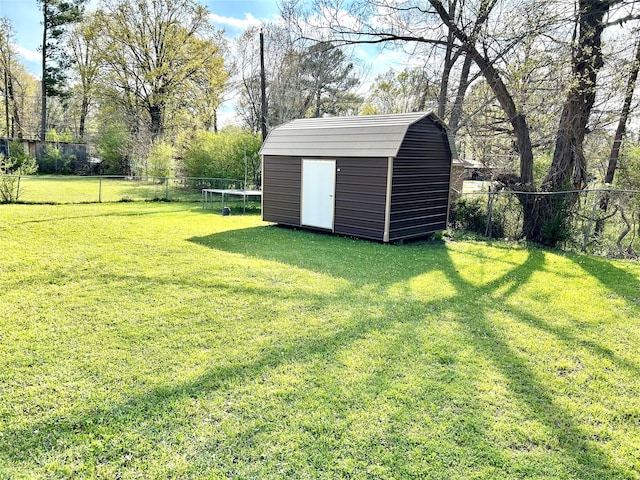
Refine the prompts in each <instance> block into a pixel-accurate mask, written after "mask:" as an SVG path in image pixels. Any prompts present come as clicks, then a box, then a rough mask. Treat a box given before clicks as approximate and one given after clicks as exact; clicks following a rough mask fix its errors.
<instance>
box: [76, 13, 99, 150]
mask: <svg viewBox="0 0 640 480" xmlns="http://www.w3.org/2000/svg"><path fill="white" fill-rule="evenodd" d="M100 32H101V26H100V24H99V23H98V21H97V18H96V16H95V15H93V14H92V15H87V16H86V17H85V18H84V20H83V21H82V22H81V23H77V24H76V25H74V27H73V28H72V29H71V30H70V32H69V38H68V45H69V49H70V51H71V55H72V59H73V66H74V69H73V71H74V76H75V78H74V80H76V85H75V87H74V91H75V93H76V94H77V97H79V98H78V103H79V105H78V113H77V115H78V122H79V126H78V137H79V138H80V139H84V136H85V130H86V121H87V117H88V115H89V110H90V107H91V104H92V102H93V101H94V97H95V90H96V84H97V80H98V77H99V74H100V66H101V62H102V53H101V52H102V48H101V39H100V35H101V33H100Z"/></svg>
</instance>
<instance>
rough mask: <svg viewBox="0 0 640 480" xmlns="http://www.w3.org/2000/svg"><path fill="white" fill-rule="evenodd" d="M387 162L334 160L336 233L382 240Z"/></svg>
mask: <svg viewBox="0 0 640 480" xmlns="http://www.w3.org/2000/svg"><path fill="white" fill-rule="evenodd" d="M387 162H388V159H387V158H339V159H337V161H336V203H335V218H334V231H335V232H336V233H339V234H341V235H353V236H355V237H360V238H368V239H372V240H382V239H383V236H384V212H385V204H386V194H387Z"/></svg>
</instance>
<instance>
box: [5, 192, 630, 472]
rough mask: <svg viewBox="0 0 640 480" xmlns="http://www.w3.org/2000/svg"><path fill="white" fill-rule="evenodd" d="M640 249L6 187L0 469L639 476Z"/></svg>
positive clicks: (31, 470) (6, 470)
mask: <svg viewBox="0 0 640 480" xmlns="http://www.w3.org/2000/svg"><path fill="white" fill-rule="evenodd" d="M639 283H640V264H637V263H627V262H619V261H608V260H603V259H600V258H595V257H588V256H580V255H572V254H563V253H554V252H548V251H543V250H538V249H525V248H522V247H519V246H509V245H506V244H500V243H493V244H484V243H476V242H470V241H465V242H450V243H446V244H444V243H437V242H433V243H424V242H423V243H416V244H408V245H397V246H390V245H380V244H376V243H370V242H366V241H359V240H352V239H346V238H337V237H331V236H326V235H319V234H313V233H309V232H303V231H294V230H288V229H282V228H278V227H274V226H269V225H265V224H263V223H262V222H261V221H260V219H259V217H258V216H255V215H232V216H230V217H222V216H221V215H219V214H218V211H217V210H216V211H215V212H214V211H203V210H202V209H201V208H200V206H199V205H198V204H179V203H114V204H92V205H0V478H7V479H20V478H25V479H26V478H28V479H32V478H109V479H116V478H120V479H128V478H247V479H248V478H255V479H265V478H295V479H307V478H331V479H334V478H362V479H365V478H366V479H369V478H389V479H391V478H393V479H403V478H420V479H525V478H527V479H534V478H535V479H576V480H577V479H580V480H583V479H630V478H635V479H638V478H640V400H639V398H640V329H639V326H638V323H639V319H640V286H639Z"/></svg>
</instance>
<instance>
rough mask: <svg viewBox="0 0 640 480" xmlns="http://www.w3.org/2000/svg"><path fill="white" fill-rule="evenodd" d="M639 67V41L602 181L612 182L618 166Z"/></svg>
mask: <svg viewBox="0 0 640 480" xmlns="http://www.w3.org/2000/svg"><path fill="white" fill-rule="evenodd" d="M639 69H640V41H639V42H638V45H637V46H636V56H635V60H634V61H633V63H632V64H631V71H630V72H629V80H628V81H627V90H626V92H625V96H624V104H623V105H622V112H621V113H620V120H619V121H618V128H616V134H615V137H614V138H613V146H612V147H611V155H609V165H608V166H607V174H606V175H605V177H604V183H609V184H611V183H613V177H614V175H615V173H616V168H617V167H618V158H619V157H620V147H621V146H622V139H623V138H624V134H625V133H626V131H627V120H628V118H629V112H630V111H631V101H632V100H633V91H634V90H635V88H636V80H637V79H638V70H639Z"/></svg>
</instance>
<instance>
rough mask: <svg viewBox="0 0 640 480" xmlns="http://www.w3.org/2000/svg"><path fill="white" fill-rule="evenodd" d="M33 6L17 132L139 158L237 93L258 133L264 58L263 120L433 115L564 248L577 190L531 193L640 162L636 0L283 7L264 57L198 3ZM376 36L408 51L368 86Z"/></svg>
mask: <svg viewBox="0 0 640 480" xmlns="http://www.w3.org/2000/svg"><path fill="white" fill-rule="evenodd" d="M38 1H39V3H40V5H41V7H42V12H43V27H44V28H43V31H44V33H43V71H44V72H45V73H44V79H43V80H44V81H43V82H42V83H41V84H39V83H38V82H37V81H36V80H35V79H34V78H33V77H32V76H31V75H30V74H29V73H28V72H27V71H26V70H25V69H24V67H22V66H21V65H20V64H19V62H18V61H17V55H16V54H15V52H13V51H12V48H11V26H10V25H8V22H7V21H6V20H3V25H2V26H3V28H2V30H1V31H2V32H3V33H1V34H0V69H2V71H3V73H4V77H5V78H4V82H3V85H2V87H1V88H2V92H3V93H4V99H5V102H4V105H3V106H2V107H0V109H1V110H0V111H2V112H3V113H4V122H2V121H0V122H2V123H4V124H5V127H6V128H5V130H6V133H3V134H4V135H6V136H10V137H15V136H18V135H20V134H21V135H23V136H27V137H33V136H40V137H42V136H43V135H44V134H45V133H46V130H47V129H58V130H59V129H67V128H68V129H70V130H71V131H72V132H73V134H74V135H75V136H76V137H78V138H80V139H83V138H84V139H90V140H91V141H94V142H96V143H97V144H100V142H103V143H109V145H110V149H111V150H110V151H111V152H112V154H113V155H114V156H116V157H117V156H118V155H119V156H120V157H121V161H122V162H123V165H124V164H127V162H128V163H129V164H130V163H135V162H136V161H142V160H141V159H144V158H146V155H148V153H149V151H150V150H151V149H152V148H153V146H154V145H157V144H158V143H162V142H168V143H169V144H171V145H174V146H177V147H178V148H179V147H180V146H181V145H187V144H189V142H190V141H191V140H192V139H193V138H196V136H197V135H195V134H194V132H195V131H199V130H203V131H213V132H217V129H218V122H217V116H218V114H219V109H220V105H221V104H222V103H223V102H224V101H225V100H226V99H228V98H231V97H234V98H235V100H236V105H237V107H236V108H237V114H238V116H239V117H240V118H241V120H242V123H243V125H244V127H245V128H247V129H248V130H249V131H251V132H255V133H257V132H259V131H260V123H261V115H262V114H261V100H262V98H261V62H262V63H263V64H264V66H265V71H266V101H267V105H268V109H267V118H266V122H267V125H268V127H269V128H273V127H275V126H277V125H279V124H281V123H284V122H286V121H289V120H291V119H294V118H300V117H305V116H307V117H309V116H325V115H356V114H372V113H396V112H406V111H421V110H433V111H435V112H437V113H438V115H439V116H440V117H441V118H442V119H443V120H445V122H446V123H447V124H448V126H449V128H450V130H451V132H452V133H453V134H454V135H455V136H456V143H457V145H458V146H459V150H460V152H461V153H462V154H464V155H467V156H471V157H473V158H476V159H480V160H482V161H486V162H487V163H488V164H490V165H491V166H492V167H496V166H498V167H501V168H499V169H494V172H497V175H498V180H500V181H501V184H502V185H503V186H504V187H505V188H509V189H512V190H513V191H516V192H519V193H517V195H518V196H519V199H520V202H521V203H522V206H523V211H524V235H525V236H526V237H527V238H529V239H531V240H534V241H537V242H542V243H550V244H552V243H554V242H555V241H556V240H557V238H558V231H555V230H554V229H556V230H557V229H560V228H561V227H562V218H563V217H564V216H566V212H567V209H569V208H570V207H571V202H572V201H576V198H577V196H576V197H575V198H574V199H572V200H570V201H569V202H558V201H556V200H554V198H555V197H553V196H541V195H531V194H532V193H536V192H554V191H565V190H574V189H575V190H579V189H582V188H585V187H586V186H587V185H589V184H590V183H591V182H593V178H594V176H595V177H598V179H600V180H606V181H607V182H608V183H611V182H613V181H616V180H615V178H616V174H615V172H616V171H620V170H621V169H625V168H628V167H629V165H631V164H632V163H633V162H628V163H626V164H625V162H624V161H619V158H620V152H621V145H623V143H624V142H623V140H626V141H627V143H628V144H629V146H630V147H632V146H633V145H634V144H636V143H637V142H632V141H630V140H633V139H630V136H629V134H628V131H627V130H628V129H629V126H630V125H632V126H633V125H634V122H636V121H637V120H636V119H637V115H636V110H637V100H635V99H634V97H633V93H634V91H635V83H636V78H637V74H638V64H639V60H640V53H638V52H640V50H639V47H638V45H640V43H639V39H640V35H639V30H638V15H639V13H640V11H639V10H638V9H639V8H640V6H639V5H638V4H637V3H636V2H635V1H633V0H561V1H557V0H518V1H515V0H402V1H398V0H352V1H350V2H343V1H341V0H286V1H283V2H282V3H281V10H282V17H283V21H282V22H279V23H270V24H265V25H263V26H262V32H263V35H264V38H265V50H264V56H263V58H262V59H261V52H260V49H259V43H258V35H259V33H260V31H259V28H250V29H248V30H247V31H246V32H245V33H244V34H243V35H241V36H240V37H238V38H236V39H228V38H226V36H225V34H224V32H221V31H216V30H215V29H214V28H213V27H212V26H211V24H210V22H209V19H208V13H209V12H208V10H207V9H206V8H204V7H203V6H202V5H200V4H199V3H198V2H196V1H195V0H140V1H137V2H129V1H127V0H103V1H102V2H101V3H100V7H99V9H98V10H97V11H96V12H85V11H84V8H83V7H84V4H85V1H84V0H73V1H62V0H38ZM367 44H368V45H378V46H380V47H382V48H383V49H387V50H389V49H395V50H396V51H397V50H403V51H404V53H405V58H406V61H405V63H404V65H402V66H401V67H400V68H396V69H390V70H389V71H387V72H384V73H382V74H380V75H378V76H377V77H375V78H374V79H367V78H365V77H366V75H365V70H366V67H367V65H362V64H359V63H358V61H357V60H356V58H355V56H354V54H353V52H354V49H356V48H360V47H362V46H365V47H366V46H367ZM65 73H66V76H65ZM43 85H44V87H43ZM38 95H41V96H42V101H41V102H37V101H36V99H37V98H38ZM38 120H42V121H41V122H38ZM38 124H39V127H37V126H38ZM635 130H637V128H636V129H635ZM89 134H90V135H89ZM107 141H108V142H107ZM118 146H119V147H118ZM118 149H120V151H119V152H118ZM628 151H634V150H633V148H629V149H628ZM618 177H619V178H634V176H633V175H622V177H620V175H618ZM603 208H606V205H604V206H603Z"/></svg>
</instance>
